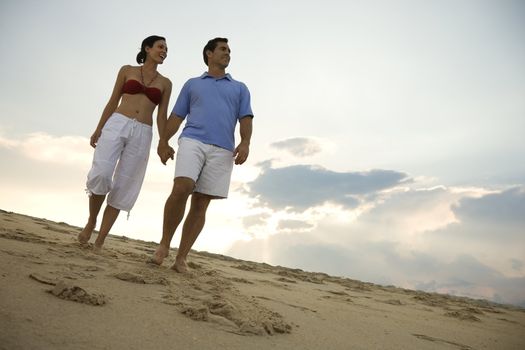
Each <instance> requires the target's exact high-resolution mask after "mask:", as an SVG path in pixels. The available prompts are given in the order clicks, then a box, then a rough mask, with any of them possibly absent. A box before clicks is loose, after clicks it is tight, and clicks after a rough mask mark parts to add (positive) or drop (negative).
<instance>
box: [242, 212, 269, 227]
mask: <svg viewBox="0 0 525 350" xmlns="http://www.w3.org/2000/svg"><path fill="white" fill-rule="evenodd" d="M270 217H271V215H270V214H268V213H260V214H255V215H250V216H245V217H244V218H243V219H242V224H243V226H244V227H246V228H251V227H253V226H263V225H266V223H267V220H268V219H269V218H270Z"/></svg>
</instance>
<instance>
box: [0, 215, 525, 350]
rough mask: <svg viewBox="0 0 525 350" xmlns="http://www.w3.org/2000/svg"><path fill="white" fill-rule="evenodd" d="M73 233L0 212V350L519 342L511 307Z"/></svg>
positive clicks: (522, 338) (521, 333)
mask: <svg viewBox="0 0 525 350" xmlns="http://www.w3.org/2000/svg"><path fill="white" fill-rule="evenodd" d="M79 231H80V228H78V227H74V226H70V225H68V224H66V223H56V222H53V221H49V220H46V219H41V218H35V217H30V216H25V215H21V214H16V213H11V212H6V211H0V264H1V266H2V268H1V270H0V271H1V275H0V278H1V280H0V282H1V283H0V349H90V350H92V349H250V350H256V349H272V350H273V349H465V350H466V349H525V310H523V309H520V308H517V307H513V306H508V305H499V304H494V303H490V302H488V301H483V300H473V299H467V298H459V297H453V296H448V295H440V294H429V293H424V292H420V291H412V290H405V289H400V288H395V287H385V286H380V285H374V284H371V283H365V282H360V281H357V280H352V279H348V278H340V277H333V276H329V275H327V274H324V273H313V272H305V271H302V270H298V269H290V268H286V267H280V266H271V265H268V264H261V263H254V262H248V261H242V260H237V259H233V258H230V257H227V256H223V255H217V254H211V253H206V252H196V251H192V252H191V253H190V256H189V261H190V268H191V272H190V273H188V274H180V273H176V272H174V271H173V270H171V269H170V268H169V267H170V266H171V264H172V263H173V260H174V257H175V251H176V250H175V249H172V251H171V252H170V256H169V257H168V258H167V259H166V261H165V262H164V265H162V266H155V265H151V264H148V263H147V260H148V258H149V257H150V256H151V254H152V253H153V252H154V249H155V248H156V243H154V242H143V241H139V240H133V239H129V238H126V237H122V236H109V237H108V238H107V240H106V243H105V249H104V250H103V251H102V252H101V253H98V254H96V253H94V252H93V250H92V249H91V248H90V247H89V246H88V247H86V246H81V245H80V244H78V243H77V242H76V236H77V234H78V232H79ZM92 240H93V238H92Z"/></svg>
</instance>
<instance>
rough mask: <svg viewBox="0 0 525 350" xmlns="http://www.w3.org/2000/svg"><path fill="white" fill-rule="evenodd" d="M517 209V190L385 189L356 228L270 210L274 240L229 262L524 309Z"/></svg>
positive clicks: (331, 215) (244, 248) (339, 215)
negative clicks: (281, 267)
mask: <svg viewBox="0 0 525 350" xmlns="http://www.w3.org/2000/svg"><path fill="white" fill-rule="evenodd" d="M412 186H414V184H412ZM522 201H523V188H510V189H507V190H502V191H497V192H496V191H495V190H494V189H479V188H469V189H460V188H446V187H435V188H430V189H409V190H404V191H402V190H397V191H387V192H384V193H383V194H382V196H380V198H378V200H376V201H374V202H372V203H371V205H370V207H369V208H368V209H366V210H365V211H363V212H362V213H361V214H360V215H358V216H357V217H356V218H355V220H347V219H346V218H347V217H349V216H350V213H352V212H354V210H352V209H351V208H348V207H339V208H333V210H332V211H331V212H325V213H324V216H322V215H321V216H318V217H316V218H313V217H311V218H308V216H307V215H306V214H305V213H303V215H302V218H301V219H299V220H298V219H297V215H296V214H293V213H290V215H289V218H287V217H286V212H285V211H279V212H275V213H273V214H272V215H270V217H268V218H267V220H269V221H271V220H275V219H276V218H279V221H278V225H277V226H276V227H275V232H274V234H272V235H269V236H268V235H267V236H265V237H266V238H265V239H254V240H251V241H247V242H237V243H235V244H234V245H233V246H232V248H231V250H230V251H229V252H228V254H231V255H233V256H235V257H238V258H241V259H249V260H254V261H266V262H268V263H271V264H276V265H284V266H290V267H298V268H302V269H305V270H309V271H322V272H326V273H329V274H332V275H339V276H347V277H350V278H356V279H360V280H363V281H369V282H374V283H379V284H383V285H385V284H387V285H388V284H392V285H396V286H401V287H405V288H411V289H420V290H425V291H428V292H440V293H449V294H455V295H463V296H469V297H474V298H485V299H489V300H493V301H497V302H506V303H513V304H517V305H522V306H525V292H523V291H525V271H524V268H523V266H525V250H524V248H523V247H525V236H524V235H523V232H525V231H524V230H525V225H524V224H523V219H522V216H521V215H520V212H521V213H523V203H522ZM494 207H497V208H498V209H494V210H491V208H494ZM303 218H304V220H303ZM264 228H265V229H267V228H268V227H264ZM254 237H257V235H254ZM258 237H261V236H258Z"/></svg>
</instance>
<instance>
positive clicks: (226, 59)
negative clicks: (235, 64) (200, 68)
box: [208, 41, 231, 68]
mask: <svg viewBox="0 0 525 350" xmlns="http://www.w3.org/2000/svg"><path fill="white" fill-rule="evenodd" d="M208 52H209V51H208ZM230 52H231V50H230V47H229V46H228V44H227V43H225V42H222V41H220V42H218V43H217V47H216V48H215V50H213V52H211V55H209V56H208V65H210V63H212V64H216V65H219V66H220V67H222V68H226V67H228V64H230Z"/></svg>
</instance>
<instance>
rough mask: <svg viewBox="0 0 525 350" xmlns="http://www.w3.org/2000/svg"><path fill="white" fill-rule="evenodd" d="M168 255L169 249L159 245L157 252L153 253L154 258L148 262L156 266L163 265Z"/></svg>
mask: <svg viewBox="0 0 525 350" xmlns="http://www.w3.org/2000/svg"><path fill="white" fill-rule="evenodd" d="M168 254H169V249H167V248H166V247H163V246H161V245H159V247H158V248H157V250H155V253H153V256H152V257H151V258H150V259H149V260H148V262H150V263H152V264H155V265H162V262H163V261H164V258H166V257H167V256H168Z"/></svg>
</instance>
